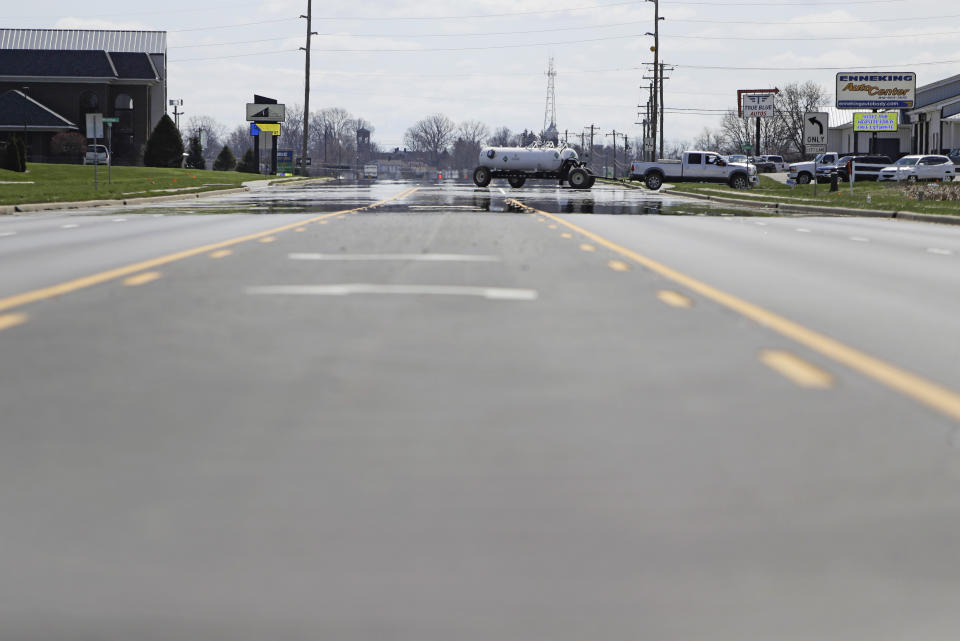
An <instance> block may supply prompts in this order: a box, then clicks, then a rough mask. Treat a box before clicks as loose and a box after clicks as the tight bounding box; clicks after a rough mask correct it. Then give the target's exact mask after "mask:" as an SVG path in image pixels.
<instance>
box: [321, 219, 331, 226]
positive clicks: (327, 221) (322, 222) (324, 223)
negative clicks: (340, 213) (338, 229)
mask: <svg viewBox="0 0 960 641" xmlns="http://www.w3.org/2000/svg"><path fill="white" fill-rule="evenodd" d="M329 222H330V221H329V220H321V221H320V224H321V225H326V224H327V223H329Z"/></svg>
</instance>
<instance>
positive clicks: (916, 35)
mask: <svg viewBox="0 0 960 641" xmlns="http://www.w3.org/2000/svg"><path fill="white" fill-rule="evenodd" d="M958 33H960V31H934V32H929V33H901V34H896V35H886V34H875V35H867V36H822V37H815V38H794V37H791V36H783V37H781V38H756V37H754V36H752V35H751V36H749V39H750V42H756V41H758V40H760V41H775V42H782V41H784V40H789V41H795V40H802V41H813V40H890V39H892V38H924V37H927V36H952V35H956V34H958ZM670 37H671V38H679V39H685V40H743V39H744V36H742V35H740V36H676V35H671V36H670Z"/></svg>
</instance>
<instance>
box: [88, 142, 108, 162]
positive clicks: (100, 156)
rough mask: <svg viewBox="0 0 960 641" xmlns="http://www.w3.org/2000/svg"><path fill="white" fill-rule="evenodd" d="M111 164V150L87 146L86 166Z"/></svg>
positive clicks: (104, 147) (98, 146)
mask: <svg viewBox="0 0 960 641" xmlns="http://www.w3.org/2000/svg"><path fill="white" fill-rule="evenodd" d="M109 163H110V150H109V149H107V148H106V146H104V145H87V153H85V154H84V155H83V164H84V165H107V164H109Z"/></svg>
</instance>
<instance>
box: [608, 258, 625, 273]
mask: <svg viewBox="0 0 960 641" xmlns="http://www.w3.org/2000/svg"><path fill="white" fill-rule="evenodd" d="M607 265H608V266H609V267H610V269H612V270H613V271H615V272H628V271H630V265H628V264H626V263H625V262H623V261H622V260H611V261H610V262H609V263H607Z"/></svg>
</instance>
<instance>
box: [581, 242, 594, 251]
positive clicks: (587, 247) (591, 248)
mask: <svg viewBox="0 0 960 641" xmlns="http://www.w3.org/2000/svg"><path fill="white" fill-rule="evenodd" d="M580 249H582V250H583V251H585V252H595V251H597V248H596V247H594V246H593V245H588V244H587V243H583V244H582V245H580Z"/></svg>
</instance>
